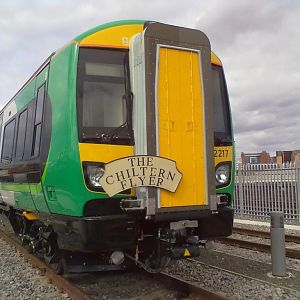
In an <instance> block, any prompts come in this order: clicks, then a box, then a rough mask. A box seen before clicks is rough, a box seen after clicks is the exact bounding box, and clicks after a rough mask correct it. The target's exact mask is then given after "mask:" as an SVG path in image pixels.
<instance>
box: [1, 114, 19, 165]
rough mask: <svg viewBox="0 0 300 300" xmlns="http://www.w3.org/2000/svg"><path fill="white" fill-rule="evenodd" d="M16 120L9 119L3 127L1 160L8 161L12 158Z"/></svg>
mask: <svg viewBox="0 0 300 300" xmlns="http://www.w3.org/2000/svg"><path fill="white" fill-rule="evenodd" d="M15 124H16V120H15V119H13V120H11V121H10V122H9V123H8V124H7V125H6V126H5V128H4V134H3V147H2V155H1V158H2V162H10V161H11V158H12V152H13V145H14V134H15Z"/></svg>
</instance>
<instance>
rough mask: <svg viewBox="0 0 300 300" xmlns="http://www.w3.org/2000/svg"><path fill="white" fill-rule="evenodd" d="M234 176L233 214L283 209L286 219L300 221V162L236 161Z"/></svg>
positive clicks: (265, 213)
mask: <svg viewBox="0 0 300 300" xmlns="http://www.w3.org/2000/svg"><path fill="white" fill-rule="evenodd" d="M235 180H236V181H235V203H234V208H235V213H236V215H238V216H243V215H244V216H248V217H249V216H252V217H261V218H266V217H269V214H270V212H272V211H282V212H283V213H284V217H285V220H287V221H295V222H299V223H300V213H299V207H300V165H296V164H294V163H287V164H284V165H277V164H253V165H242V164H239V165H238V166H237V169H236V177H235Z"/></svg>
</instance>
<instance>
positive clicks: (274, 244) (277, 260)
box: [270, 211, 287, 277]
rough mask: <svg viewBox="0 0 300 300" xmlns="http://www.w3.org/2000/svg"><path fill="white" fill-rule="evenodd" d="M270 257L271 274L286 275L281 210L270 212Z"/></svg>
mask: <svg viewBox="0 0 300 300" xmlns="http://www.w3.org/2000/svg"><path fill="white" fill-rule="evenodd" d="M270 215H271V259H272V275H273V276H281V277H284V276H287V274H286V259H285V235H284V215H283V212H278V211H277V212H272V213H271V214H270Z"/></svg>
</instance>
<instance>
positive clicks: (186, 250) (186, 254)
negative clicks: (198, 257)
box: [183, 248, 191, 257]
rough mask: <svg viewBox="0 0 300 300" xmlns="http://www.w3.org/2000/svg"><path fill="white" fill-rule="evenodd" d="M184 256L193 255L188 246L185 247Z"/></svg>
mask: <svg viewBox="0 0 300 300" xmlns="http://www.w3.org/2000/svg"><path fill="white" fill-rule="evenodd" d="M183 256H184V257H187V256H191V253H190V251H189V250H188V249H187V248H185V250H184V253H183Z"/></svg>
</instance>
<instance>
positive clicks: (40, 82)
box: [29, 65, 49, 212]
mask: <svg viewBox="0 0 300 300" xmlns="http://www.w3.org/2000/svg"><path fill="white" fill-rule="evenodd" d="M48 73H49V65H47V66H46V67H45V68H44V69H43V70H42V71H41V72H40V73H39V74H38V76H37V77H36V89H35V101H34V106H33V107H34V109H33V111H34V113H33V117H32V125H31V132H32V144H31V161H32V162H34V163H35V168H34V171H33V172H32V173H31V178H30V181H29V188H30V192H31V196H32V199H33V201H34V204H35V206H36V208H37V210H38V211H43V212H49V208H48V205H47V202H46V198H45V194H44V188H43V184H42V168H43V163H42V159H41V149H42V144H43V125H44V124H43V123H44V120H45V116H44V111H45V101H46V97H47V81H48V75H49V74H48Z"/></svg>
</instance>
